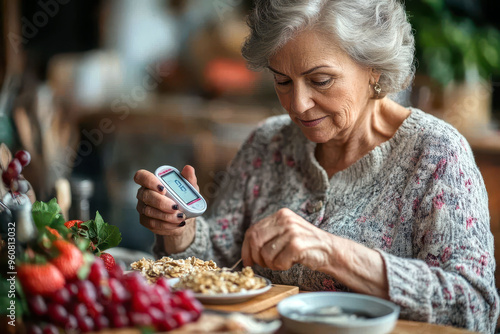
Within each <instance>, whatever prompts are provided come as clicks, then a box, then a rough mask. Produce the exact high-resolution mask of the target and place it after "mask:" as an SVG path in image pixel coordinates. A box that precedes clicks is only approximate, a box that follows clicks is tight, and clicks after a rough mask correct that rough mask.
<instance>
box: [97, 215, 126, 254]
mask: <svg viewBox="0 0 500 334" xmlns="http://www.w3.org/2000/svg"><path fill="white" fill-rule="evenodd" d="M95 223H96V226H97V244H96V247H97V248H99V250H100V251H101V252H102V251H104V250H106V249H108V248H112V247H116V246H118V245H119V244H120V242H121V241H122V236H121V233H120V230H119V229H118V227H116V226H113V225H109V224H108V223H106V222H104V220H103V219H102V217H101V215H100V214H99V211H98V212H96V214H95Z"/></svg>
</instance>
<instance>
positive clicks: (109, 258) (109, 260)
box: [99, 253, 116, 272]
mask: <svg viewBox="0 0 500 334" xmlns="http://www.w3.org/2000/svg"><path fill="white" fill-rule="evenodd" d="M99 257H100V258H101V259H102V261H103V262H104V266H105V267H106V270H107V271H108V272H110V271H111V270H112V269H113V268H114V267H115V266H116V262H115V258H114V257H113V255H111V254H109V253H101V255H99Z"/></svg>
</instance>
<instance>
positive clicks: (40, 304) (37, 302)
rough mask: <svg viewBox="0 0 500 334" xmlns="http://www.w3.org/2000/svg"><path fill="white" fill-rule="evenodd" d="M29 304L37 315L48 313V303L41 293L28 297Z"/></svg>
mask: <svg viewBox="0 0 500 334" xmlns="http://www.w3.org/2000/svg"><path fill="white" fill-rule="evenodd" d="M28 306H29V308H30V310H31V311H32V312H33V313H35V314H36V315H44V314H46V313H47V304H46V303H45V300H44V299H43V297H42V296H40V295H35V296H31V297H28Z"/></svg>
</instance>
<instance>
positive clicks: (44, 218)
mask: <svg viewBox="0 0 500 334" xmlns="http://www.w3.org/2000/svg"><path fill="white" fill-rule="evenodd" d="M31 213H32V215H33V221H34V222H35V225H36V227H37V228H38V230H41V229H44V228H45V226H49V227H52V228H54V229H56V230H58V231H64V230H63V229H62V228H66V227H65V226H64V217H63V215H62V214H61V208H60V207H59V204H57V200H56V199H55V198H53V199H51V200H50V201H49V202H48V203H44V202H39V201H37V202H35V203H34V204H33V207H32V209H31Z"/></svg>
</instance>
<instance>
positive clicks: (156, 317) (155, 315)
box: [148, 307, 164, 324]
mask: <svg viewBox="0 0 500 334" xmlns="http://www.w3.org/2000/svg"><path fill="white" fill-rule="evenodd" d="M148 314H149V316H150V317H151V319H153V323H154V324H159V323H160V322H161V320H162V319H163V317H164V316H163V312H162V311H160V310H159V309H157V308H156V307H150V308H149V309H148Z"/></svg>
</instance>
